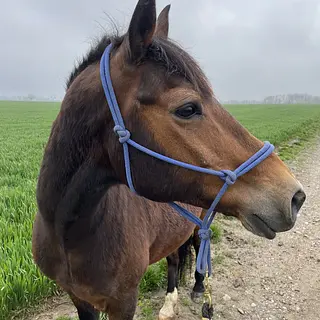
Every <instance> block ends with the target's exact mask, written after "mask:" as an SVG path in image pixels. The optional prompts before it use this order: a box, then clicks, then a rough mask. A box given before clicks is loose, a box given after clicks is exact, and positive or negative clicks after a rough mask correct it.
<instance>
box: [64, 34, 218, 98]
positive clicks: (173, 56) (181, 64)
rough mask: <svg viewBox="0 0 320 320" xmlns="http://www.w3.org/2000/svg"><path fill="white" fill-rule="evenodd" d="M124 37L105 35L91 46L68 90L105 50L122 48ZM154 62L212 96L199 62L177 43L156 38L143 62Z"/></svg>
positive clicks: (79, 64) (72, 77)
mask: <svg viewBox="0 0 320 320" xmlns="http://www.w3.org/2000/svg"><path fill="white" fill-rule="evenodd" d="M123 39H124V36H118V35H113V36H108V35H104V36H102V37H101V39H100V40H98V41H96V43H95V44H94V45H92V46H91V48H90V50H89V51H88V53H87V54H86V55H85V56H84V57H83V58H82V60H81V61H80V62H79V63H78V64H77V65H76V66H75V67H74V69H73V70H72V72H71V74H70V75H69V78H68V80H67V89H68V88H69V87H70V85H71V84H72V82H73V81H74V79H75V78H76V77H77V76H78V75H79V74H80V73H81V72H82V71H83V70H85V69H86V68H87V67H88V66H89V65H91V64H94V63H97V62H99V60H100V59H101V57H102V55H103V52H104V50H105V48H106V47H107V46H108V45H109V44H110V43H111V42H112V43H113V45H114V48H117V47H119V46H120V44H121V43H122V42H123ZM128 51H129V50H128ZM145 61H152V62H153V63H155V64H157V65H160V66H162V67H164V68H165V69H166V71H167V73H168V74H171V75H178V76H180V77H183V78H185V79H186V80H187V81H188V82H189V83H190V84H191V85H192V86H193V87H194V88H195V89H196V90H197V91H200V92H201V93H202V94H203V95H204V96H212V94H213V93H212V90H211V87H210V85H209V81H208V79H207V78H206V76H205V75H204V73H203V72H202V70H201V68H200V67H199V65H198V64H197V62H196V61H195V60H194V59H193V58H192V57H191V56H190V55H189V54H188V53H187V52H186V51H185V50H183V49H182V48H181V47H180V46H179V45H178V44H177V43H175V42H173V41H172V40H169V39H162V38H154V39H153V41H152V44H151V45H150V46H149V48H148V50H147V52H146V56H145V59H144V61H142V63H143V62H145Z"/></svg>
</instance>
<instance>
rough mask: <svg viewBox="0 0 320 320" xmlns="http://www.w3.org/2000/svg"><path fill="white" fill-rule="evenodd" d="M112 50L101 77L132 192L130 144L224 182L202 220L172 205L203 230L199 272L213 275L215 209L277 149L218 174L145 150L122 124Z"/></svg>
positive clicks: (267, 149)
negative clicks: (212, 235)
mask: <svg viewBox="0 0 320 320" xmlns="http://www.w3.org/2000/svg"><path fill="white" fill-rule="evenodd" d="M111 48H112V44H110V45H109V46H108V47H107V48H106V49H105V52H104V54H103V56H102V58H101V61H100V76H101V81H102V86H103V89H104V92H105V95H106V98H107V101H108V105H109V108H110V111H111V114H112V118H113V121H114V123H115V127H114V132H115V133H116V134H117V135H118V137H119V142H120V143H121V144H122V145H123V153H124V161H125V170H126V177H127V182H128V185H129V188H130V189H131V191H132V192H134V193H136V194H137V192H136V190H135V188H134V186H133V182H132V176H131V168H130V155H129V147H128V145H130V146H132V147H134V148H136V149H138V150H140V151H141V152H144V153H146V154H148V155H150V156H152V157H154V158H157V159H159V160H162V161H165V162H168V163H170V164H173V165H176V166H180V167H182V168H186V169H190V170H194V171H197V172H201V173H206V174H211V175H214V176H218V177H220V178H221V179H222V180H223V181H224V185H223V186H222V188H221V189H220V191H219V193H218V195H217V196H216V198H215V199H214V201H213V202H212V204H211V206H210V208H209V209H208V211H207V213H206V215H205V218H204V219H203V221H202V220H201V219H199V218H198V217H196V216H195V215H194V214H192V213H191V212H189V211H188V210H186V209H185V208H183V207H181V206H180V205H178V204H176V203H174V202H172V203H169V205H170V206H171V207H172V208H174V209H175V210H176V211H177V212H178V213H179V214H180V215H181V216H183V217H185V218H187V219H189V220H190V221H191V222H193V223H194V224H196V225H198V226H199V227H200V230H199V236H200V238H201V244H200V250H199V254H198V258H197V271H198V272H200V273H202V274H205V273H206V270H207V268H208V274H209V276H210V275H211V253H210V238H211V233H212V231H211V229H210V225H211V223H212V221H213V219H214V217H215V214H216V211H215V208H216V206H217V204H218V202H219V201H220V199H221V198H222V196H223V195H224V193H225V192H226V191H227V189H228V187H229V186H230V185H233V184H234V183H235V182H236V180H237V178H238V177H240V176H242V175H244V174H245V173H247V172H248V171H249V170H251V169H252V168H254V167H255V166H257V165H258V164H259V163H261V162H262V161H263V160H264V159H266V158H267V157H268V156H269V155H270V154H271V153H272V152H273V150H274V146H273V145H272V144H270V143H269V142H265V143H264V146H263V147H262V148H261V149H260V150H259V151H258V152H257V153H256V154H254V155H253V156H252V157H251V158H249V159H248V160H247V161H246V162H244V163H243V164H242V165H240V166H239V167H238V168H237V169H235V170H234V171H231V170H221V171H215V170H211V169H206V168H201V167H198V166H194V165H191V164H188V163H185V162H181V161H178V160H175V159H172V158H168V157H166V156H164V155H162V154H159V153H157V152H154V151H152V150H150V149H147V148H145V147H144V146H142V145H140V144H139V143H137V142H135V141H133V140H132V139H131V138H130V132H129V131H128V130H127V129H126V127H125V124H124V122H123V118H122V116H121V112H120V109H119V105H118V103H117V99H116V96H115V93H114V90H113V87H112V81H111V77H110V51H111Z"/></svg>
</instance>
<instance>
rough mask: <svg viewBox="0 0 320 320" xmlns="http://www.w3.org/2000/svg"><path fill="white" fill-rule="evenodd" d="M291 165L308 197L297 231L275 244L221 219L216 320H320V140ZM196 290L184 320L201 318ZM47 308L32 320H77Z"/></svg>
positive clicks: (63, 306)
mask: <svg viewBox="0 0 320 320" xmlns="http://www.w3.org/2000/svg"><path fill="white" fill-rule="evenodd" d="M289 166H290V168H291V169H292V170H293V172H294V173H295V174H296V176H297V178H298V179H299V180H300V181H301V183H302V184H303V186H304V188H305V192H306V194H307V200H306V203H305V205H304V206H303V209H302V211H301V213H300V216H299V218H298V221H297V224H296V226H295V227H294V228H293V230H291V231H289V232H285V233H281V234H278V235H277V237H276V238H275V239H274V240H272V241H270V240H266V239H263V238H259V237H257V236H255V235H253V234H251V233H250V232H248V231H247V230H245V229H244V228H243V227H242V226H241V224H240V223H239V222H238V221H237V220H235V219H231V220H230V219H225V218H223V217H222V216H219V217H218V219H219V224H220V225H221V228H222V229H223V236H222V240H221V242H220V243H219V244H218V245H215V246H212V249H213V252H212V256H213V257H215V258H214V274H213V276H212V279H211V288H212V295H213V301H214V308H215V315H214V319H227V320H231V319H232V320H236V319H243V320H256V319H261V320H280V319H281V320H298V319H299V320H300V319H303V320H317V319H320V138H318V139H317V141H316V143H315V144H314V145H313V147H311V148H308V149H307V150H305V151H302V153H301V154H300V155H299V157H297V158H296V160H294V161H292V162H291V163H289ZM192 285H193V279H192V278H190V282H189V283H188V284H187V285H186V286H184V287H181V288H179V303H178V306H177V312H178V315H177V319H179V320H182V319H184V320H198V319H201V316H200V315H201V304H195V303H193V302H192V301H191V299H190V290H191V288H192ZM164 295H165V291H160V292H157V293H154V294H152V295H151V296H150V297H149V298H148V299H145V300H144V301H142V302H141V303H140V305H139V307H138V309H137V315H136V317H135V319H136V320H143V319H144V320H145V319H156V318H157V317H156V316H157V312H159V310H160V308H161V307H162V304H163V302H164ZM42 309H43V310H45V311H44V312H39V313H38V314H37V315H35V316H31V317H29V318H28V320H40V319H41V320H53V319H57V318H58V317H61V316H71V317H75V316H76V313H75V309H74V307H73V306H72V304H71V303H70V301H69V300H68V298H67V297H55V298H52V299H50V300H48V302H47V303H45V304H44V305H43V308H42ZM150 310H151V311H150ZM150 312H151V313H152V312H153V314H151V315H150Z"/></svg>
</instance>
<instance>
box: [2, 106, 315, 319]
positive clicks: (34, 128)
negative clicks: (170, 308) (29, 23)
mask: <svg viewBox="0 0 320 320" xmlns="http://www.w3.org/2000/svg"><path fill="white" fill-rule="evenodd" d="M59 106H60V104H59V103H44V102H8V101H6V102H0V243H1V246H0V310H1V312H0V320H4V319H9V316H10V315H11V313H16V312H17V311H18V310H21V309H23V308H26V307H28V306H30V305H33V304H35V303H36V302H38V301H40V300H41V299H42V298H43V297H47V296H50V295H52V294H54V293H55V292H57V290H58V289H57V288H56V286H55V285H54V284H53V283H52V282H51V281H49V280H48V279H47V278H46V277H44V276H43V275H42V274H41V273H40V272H39V271H38V269H37V268H36V266H35V265H34V263H33V260H32V254H31V233H32V224H33V219H34V215H35V212H36V201H35V188H36V182H37V176H38V172H39V166H40V163H41V159H42V153H43V148H44V146H45V144H46V141H47V139H48V136H49V133H50V129H51V124H52V121H53V120H54V119H55V117H56V115H57V113H58V110H59ZM225 107H226V108H227V109H228V110H229V111H230V112H231V113H232V114H233V115H234V116H235V117H236V118H237V119H238V120H239V121H240V122H241V123H242V124H243V125H244V126H245V127H247V128H248V129H249V130H250V131H251V132H252V133H253V134H254V135H256V136H257V137H258V138H260V139H262V140H269V141H270V142H271V143H274V144H275V145H276V146H277V147H278V151H279V154H280V156H281V157H282V158H283V159H289V158H291V157H293V156H295V155H296V153H297V152H298V151H299V150H300V149H301V148H302V147H303V146H304V145H305V143H306V142H308V141H310V139H311V138H312V137H314V136H315V135H316V134H317V133H318V132H319V131H318V130H319V128H320V106H317V105H227V106H225ZM164 274H165V264H164V263H162V262H161V263H159V264H156V265H154V266H152V267H151V268H150V270H149V271H148V273H147V274H146V276H145V278H144V279H143V281H142V283H141V286H140V288H141V292H147V291H149V290H152V289H155V288H157V287H158V286H160V285H163V283H164V281H165V279H164Z"/></svg>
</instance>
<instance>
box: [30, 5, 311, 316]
mask: <svg viewBox="0 0 320 320" xmlns="http://www.w3.org/2000/svg"><path fill="white" fill-rule="evenodd" d="M168 11H169V7H167V8H166V9H165V10H164V11H163V12H162V13H161V15H160V17H159V19H158V23H157V21H156V9H155V0H140V1H139V2H138V4H137V6H136V9H135V11H134V13H133V16H132V19H131V22H130V25H129V29H128V32H127V33H126V34H124V35H122V36H112V37H109V36H105V37H103V38H102V39H101V41H100V42H99V43H98V44H97V46H96V47H94V48H92V50H91V51H90V52H89V53H88V55H87V57H86V58H84V60H83V62H82V63H81V64H80V65H79V66H78V67H77V68H76V69H75V70H74V72H73V73H72V75H71V76H70V79H69V81H68V85H67V92H66V95H65V98H64V100H63V102H62V105H61V110H60V113H59V115H58V117H57V119H56V120H55V121H54V123H53V126H52V130H51V134H50V137H49V141H48V144H47V146H46V148H45V152H44V157H43V162H42V166H41V170H40V176H39V180H38V186H37V203H38V213H37V215H36V218H35V223H34V229H33V256H34V260H35V262H36V264H37V265H38V266H39V268H40V269H41V271H42V272H43V273H44V274H45V275H47V276H48V277H49V278H51V279H53V280H55V281H56V282H57V284H59V285H60V286H61V287H62V288H63V289H64V290H65V291H66V292H67V293H68V294H69V295H70V297H71V299H72V300H73V302H74V304H75V306H76V308H77V310H78V314H79V318H80V319H81V320H90V319H91V320H94V319H98V317H99V311H102V312H106V313H107V314H108V315H109V319H111V320H120V319H121V320H129V319H133V316H134V313H135V309H136V303H137V295H138V285H139V281H140V279H141V278H142V276H143V274H144V272H145V271H146V268H147V267H148V266H149V265H150V264H152V263H155V262H156V261H159V260H160V259H162V258H164V257H168V256H170V255H171V256H173V255H174V254H175V253H177V250H178V248H179V247H181V246H182V245H183V244H184V243H186V241H187V240H188V239H189V238H190V235H191V234H192V233H193V230H194V228H195V225H194V224H193V223H191V222H189V221H188V220H186V219H185V218H183V217H181V216H180V215H179V214H177V213H176V212H175V211H174V210H173V209H172V208H171V207H170V206H169V205H168V204H167V202H171V201H178V202H180V203H185V204H186V206H188V207H190V209H191V210H192V209H194V212H196V214H197V216H200V214H201V210H200V209H199V208H205V209H206V208H208V207H209V206H210V204H211V202H212V200H213V199H214V198H215V196H216V195H217V193H218V191H219V189H220V187H221V185H222V182H221V180H220V179H219V178H218V177H215V176H211V175H206V174H200V173H197V172H194V171H190V170H187V169H184V168H179V167H176V166H174V165H171V164H168V163H165V162H161V161H159V160H157V159H155V158H151V157H149V156H148V155H146V154H143V153H141V152H139V151H137V150H135V149H132V148H130V156H131V166H132V176H133V183H134V186H135V188H136V190H137V192H138V193H139V195H136V194H134V193H132V192H131V191H130V190H129V188H128V186H127V183H126V176H125V170H124V160H123V152H122V146H121V145H120V144H119V142H118V138H117V137H116V136H115V135H114V132H113V126H114V123H113V121H112V118H111V115H110V111H109V108H108V105H107V102H106V99H105V95H104V91H103V88H102V83H101V79H100V71H99V61H100V58H101V56H102V54H103V52H104V50H105V48H106V46H108V45H109V44H110V43H113V48H112V52H111V60H110V65H111V78H112V82H113V86H114V89H115V93H116V96H117V100H118V102H119V106H120V109H121V113H122V115H123V118H124V121H125V123H126V125H127V128H128V129H129V130H130V132H131V134H132V137H133V138H134V140H135V141H137V142H139V143H140V144H142V145H144V146H146V147H148V148H150V149H152V150H155V151H157V152H159V153H162V154H165V155H167V156H170V157H172V158H175V159H178V160H180V161H184V162H187V163H191V164H194V165H197V166H201V167H205V168H212V169H216V170H221V169H231V170H232V169H234V168H236V167H237V166H239V165H240V164H241V163H243V162H244V161H245V160H247V159H248V158H249V157H250V156H251V155H252V154H254V153H256V152H257V151H258V150H259V149H260V148H261V147H262V145H263V144H262V142H261V141H259V140H258V139H256V138H255V137H253V136H252V135H251V134H250V133H249V132H248V131H247V130H246V129H245V128H243V127H242V126H241V125H240V124H239V123H238V122H237V121H236V120H235V119H234V118H233V117H232V116H231V115H230V114H229V113H228V112H227V111H226V110H225V109H223V108H222V106H221V105H220V104H219V103H218V102H217V100H216V99H215V98H214V96H213V93H212V90H211V87H210V85H209V83H208V81H207V79H206V77H205V75H204V73H203V72H202V70H201V69H200V68H199V66H198V65H197V63H196V62H195V61H194V60H193V59H192V58H191V57H190V55H189V54H188V53H186V52H185V51H184V50H183V49H181V48H180V47H179V46H178V45H177V44H175V43H173V42H172V41H170V40H169V39H168V37H167V36H168V18H167V17H168ZM304 199H305V194H304V192H303V191H302V186H301V185H300V183H299V182H298V181H297V180H296V179H295V177H294V176H293V175H292V173H291V172H290V171H289V169H288V168H287V167H286V166H285V165H284V163H283V162H282V161H281V160H280V159H279V158H278V156H277V155H276V154H274V153H273V154H272V155H270V156H269V157H268V158H267V159H266V160H264V161H263V162H262V163H261V164H260V165H258V166H257V167H255V168H254V169H253V170H251V171H250V172H248V173H247V174H245V175H243V176H242V177H240V178H239V179H238V181H237V182H236V183H235V184H234V185H232V186H231V187H230V188H229V190H228V192H227V193H226V194H225V195H224V196H223V198H222V200H221V201H220V202H219V205H218V207H217V210H218V211H219V212H221V213H224V214H228V215H233V216H235V217H237V218H239V219H240V221H241V222H242V224H243V225H244V226H245V227H246V228H247V229H248V230H250V231H251V232H253V233H255V234H257V235H260V236H264V237H266V238H269V239H272V238H274V237H275V235H276V232H283V231H286V230H289V229H291V228H292V227H293V226H294V224H295V221H296V216H297V212H298V211H299V209H300V207H301V206H302V204H303V202H304ZM195 207H197V208H195ZM174 252H175V253H174ZM173 265H174V263H173V264H171V267H172V266H173ZM172 295H173V294H172ZM174 299H175V298H174ZM174 299H173V300H174ZM171 316H172V315H171ZM169 317H170V315H169ZM161 318H162V319H164V318H165V315H164V314H163V313H162V315H161Z"/></svg>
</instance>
